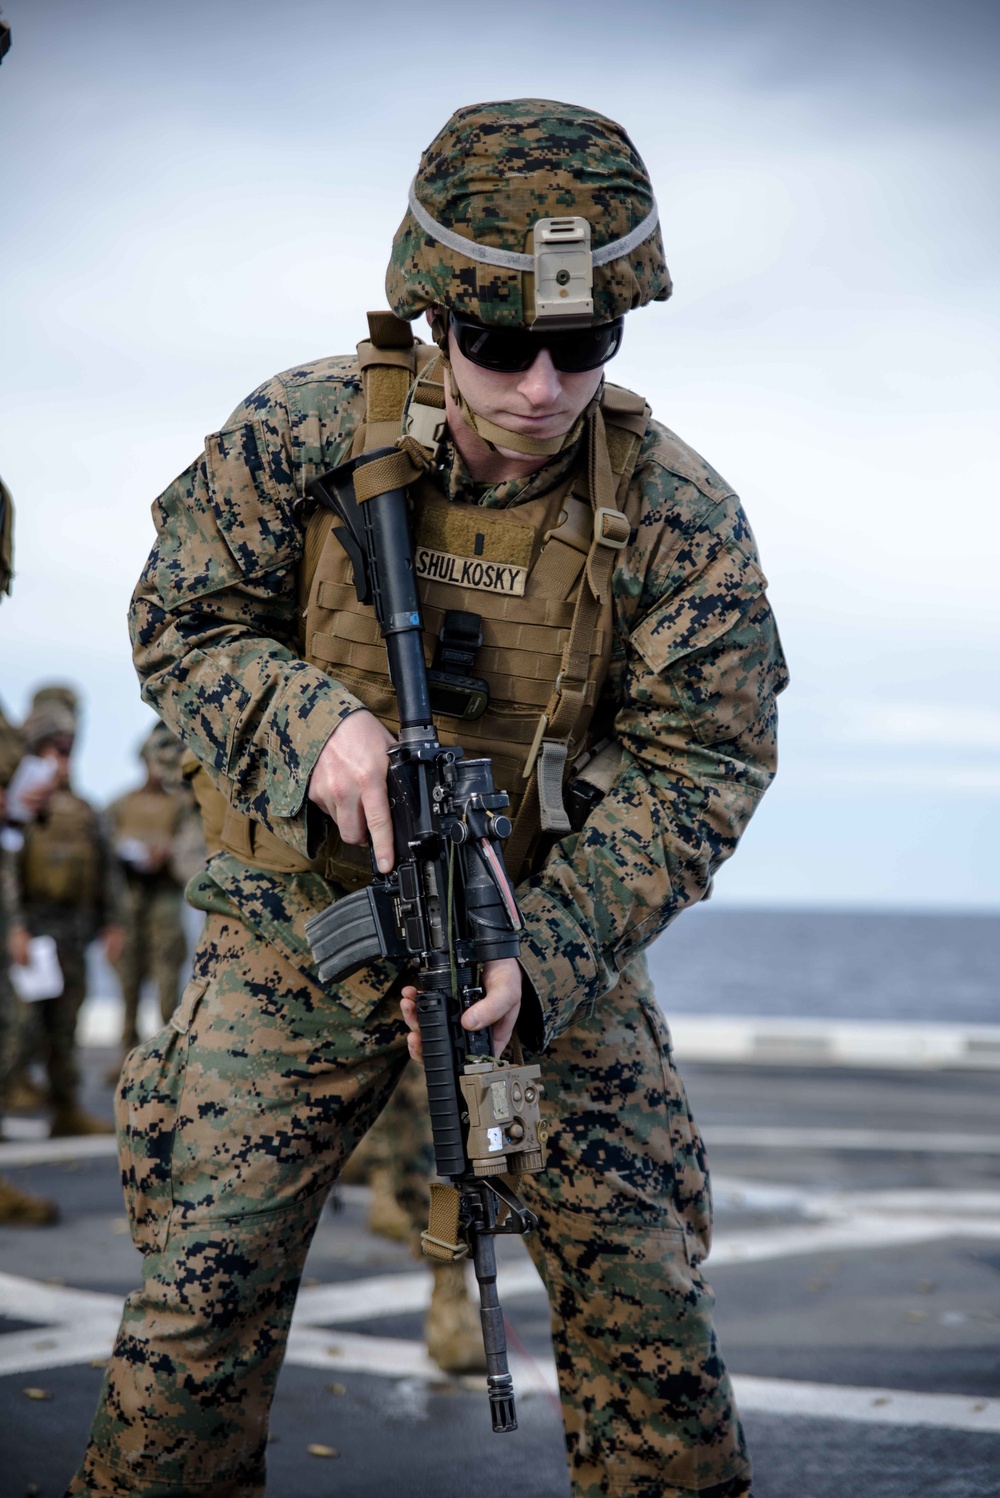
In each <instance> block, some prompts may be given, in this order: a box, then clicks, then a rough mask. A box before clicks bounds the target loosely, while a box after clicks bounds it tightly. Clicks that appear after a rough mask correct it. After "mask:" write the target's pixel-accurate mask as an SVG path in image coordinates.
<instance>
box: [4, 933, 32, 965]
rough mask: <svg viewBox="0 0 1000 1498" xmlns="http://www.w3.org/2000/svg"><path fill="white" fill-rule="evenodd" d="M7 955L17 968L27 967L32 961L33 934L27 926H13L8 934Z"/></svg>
mask: <svg viewBox="0 0 1000 1498" xmlns="http://www.w3.org/2000/svg"><path fill="white" fill-rule="evenodd" d="M7 955H8V956H9V957H10V960H11V962H12V963H13V964H14V966H15V967H27V966H28V963H29V962H30V961H31V933H30V932H29V931H28V928H27V926H11V928H10V930H9V931H8V933H7Z"/></svg>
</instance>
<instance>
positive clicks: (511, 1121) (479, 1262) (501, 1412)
mask: <svg viewBox="0 0 1000 1498" xmlns="http://www.w3.org/2000/svg"><path fill="white" fill-rule="evenodd" d="M392 452H394V449H391V448H388V449H385V448H383V449H380V450H379V451H377V452H373V453H371V454H364V455H363V456H361V457H359V458H355V459H352V460H350V461H349V462H347V463H343V464H341V465H340V467H339V468H335V469H333V470H332V471H331V472H330V473H326V474H324V475H323V476H322V477H321V478H318V479H315V480H314V481H313V482H312V483H311V484H310V485H309V488H308V492H309V494H310V496H311V497H312V498H313V499H314V500H315V501H316V502H317V503H318V504H320V505H322V506H323V507H324V508H326V509H328V510H330V511H332V513H333V514H334V515H335V516H336V517H337V518H338V519H339V520H340V522H341V525H340V528H339V529H338V530H337V531H336V534H337V537H338V539H339V540H340V542H341V543H342V545H343V547H344V549H345V551H346V552H347V554H348V556H349V558H350V560H351V563H352V565H353V568H354V585H355V589H356V591H357V595H358V599H359V601H360V602H361V603H363V604H366V603H370V604H371V605H372V606H373V608H374V610H375V616H376V618H377V619H378V623H379V626H380V628H381V631H382V634H383V637H384V639H385V645H386V652H387V655H388V664H389V677H390V680H391V682H392V686H393V690H394V692H395V694H396V700H397V703H398V706H399V724H400V731H399V742H398V743H397V744H395V745H393V747H392V748H391V749H390V750H389V754H388V758H389V767H388V779H387V789H388V794H389V805H390V808H391V810H392V826H393V839H394V843H395V868H394V869H393V871H392V872H391V873H390V874H386V875H381V874H379V873H378V872H377V871H376V873H375V877H374V879H373V880H372V882H371V884H370V885H368V886H367V887H366V888H365V889H361V890H358V891H356V892H355V893H354V894H351V895H346V896H344V898H343V899H340V900H338V901H337V902H336V903H335V904H334V905H331V906H330V907H329V908H328V909H327V910H325V911H323V912H322V913H321V914H320V915H317V916H314V917H313V918H312V920H310V922H309V924H308V927H307V931H308V936H309V942H310V945H311V946H312V950H313V955H314V957H315V959H316V962H317V965H318V968H319V973H320V977H321V979H322V981H323V982H330V981H336V980H338V979H341V978H344V977H346V976H347V975H348V974H349V973H352V972H354V971H355V970H356V969H357V968H359V967H362V966H363V965H364V964H365V963H367V962H371V961H373V960H374V959H376V958H379V957H384V958H388V959H389V960H390V961H392V962H395V963H398V964H400V965H401V966H403V967H404V968H407V969H409V970H410V971H412V972H413V974H414V976H415V983H416V988H417V1014H418V1017H419V1022H420V1035H421V1040H422V1042H423V1053H424V1071H425V1075H426V1079H427V1096H428V1101H429V1104H430V1116H431V1127H432V1130H433V1135H434V1151H435V1157H436V1162H437V1170H438V1174H439V1175H440V1176H442V1177H443V1178H444V1179H445V1180H446V1181H448V1182H450V1183H451V1184H452V1185H453V1186H454V1187H456V1188H457V1190H458V1193H459V1197H458V1203H459V1218H458V1236H460V1237H461V1238H462V1239H463V1240H464V1242H465V1243H466V1244H467V1245H468V1247H469V1248H471V1253H472V1260H473V1263H474V1265H475V1271H476V1279H477V1280H478V1282H479V1298H480V1314H481V1318H482V1324H483V1342H484V1345H485V1349H486V1364H487V1380H486V1383H487V1388H488V1391H489V1398H490V1413H491V1415H492V1418H493V1429H494V1430H495V1431H511V1430H516V1429H517V1416H516V1413H515V1409H514V1390H513V1384H512V1381H511V1376H510V1372H509V1370H508V1366H507V1344H506V1339H505V1336H504V1326H503V1314H502V1312H501V1309H500V1303H499V1300H498V1298H497V1289H496V1274H497V1269H496V1252H495V1246H494V1242H493V1239H494V1236H495V1234H497V1233H511V1232H516V1233H526V1232H529V1231H530V1230H531V1228H532V1227H533V1226H534V1225H535V1220H536V1219H535V1217H534V1215H533V1214H532V1213H531V1212H530V1211H528V1209H527V1208H526V1207H525V1206H524V1205H523V1203H522V1202H521V1201H520V1200H519V1198H518V1197H517V1196H516V1195H515V1194H514V1192H513V1191H512V1190H511V1189H510V1187H509V1186H508V1185H507V1184H506V1183H505V1182H503V1181H501V1180H499V1179H498V1177H499V1176H500V1175H501V1174H504V1173H514V1174H518V1173H521V1172H524V1171H528V1170H539V1169H541V1166H542V1150H541V1137H542V1135H541V1130H540V1126H539V1114H538V1097H539V1094H540V1092H541V1083H540V1081H539V1068H538V1067H537V1066H510V1065H508V1064H507V1063H505V1062H502V1061H497V1060H495V1059H494V1057H493V1055H492V1050H493V1038H492V1034H491V1031H490V1030H489V1029H485V1030H479V1031H476V1032H470V1031H467V1030H464V1029H463V1028H462V1026H461V1023H460V1021H461V1016H462V1014H463V1012H464V1011H465V1010H466V1009H468V1008H469V1007H470V1005H472V1004H474V1003H475V1002H476V1001H477V1000H478V999H481V998H482V996H483V989H482V987H481V986H480V970H481V967H482V964H483V963H484V962H488V961H490V960H491V959H494V958H501V957H516V956H517V955H518V953H519V951H520V931H521V929H522V925H523V923H522V920H521V915H520V912H519V911H518V908H517V902H516V900H515V897H514V891H513V888H512V886H511V882H510V879H509V878H508V875H507V871H506V869H505V867H504V861H503V853H502V851H501V847H500V844H501V841H502V840H503V839H504V838H505V837H507V836H509V834H510V831H511V823H510V819H509V818H508V817H507V816H506V815H505V813H504V808H506V807H507V805H508V798H507V795H506V792H504V791H498V790H496V789H495V788H494V784H493V770H492V766H491V764H490V761H489V760H488V759H471V760H466V759H464V758H463V756H462V751H461V749H458V748H446V747H444V746H443V745H441V744H440V743H439V741H438V737H437V733H436V731H435V728H434V723H433V718H432V696H431V689H430V687H429V684H428V673H427V667H426V664H425V661H424V653H423V645H422V639H421V631H422V622H421V615H420V600H419V596H418V594H417V585H416V573H415V566H414V555H413V544H412V539H411V534H410V524H409V513H408V501H407V496H406V491H405V489H391V490H389V491H388V492H387V493H384V494H378V495H376V496H375V497H374V498H371V499H368V500H365V501H364V502H361V503H359V502H358V500H357V499H356V497H355V493H354V473H355V470H356V469H357V468H359V467H360V466H362V465H364V464H365V463H368V462H372V461H374V460H375V459H377V458H379V457H383V456H386V455H387V454H389V453H392ZM444 674H446V673H444ZM433 675H434V677H435V678H436V679H437V681H438V682H439V683H440V684H441V685H444V686H445V687H447V682H446V681H445V682H441V680H440V679H441V677H442V673H441V672H438V671H435V672H434V673H433ZM466 680H467V678H456V682H457V683H458V682H463V681H466ZM456 690H458V691H459V693H460V692H461V690H462V689H461V688H456ZM432 1241H433V1240H432Z"/></svg>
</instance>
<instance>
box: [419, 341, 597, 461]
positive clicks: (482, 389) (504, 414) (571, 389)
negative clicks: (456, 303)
mask: <svg viewBox="0 0 1000 1498" xmlns="http://www.w3.org/2000/svg"><path fill="white" fill-rule="evenodd" d="M448 358H449V359H450V361H451V367H452V369H453V370H454V371H455V379H456V380H457V382H458V387H459V389H460V390H461V392H462V394H463V395H464V396H465V399H466V400H467V401H468V403H469V405H470V406H471V407H472V409H473V411H475V412H476V414H477V415H478V416H484V417H485V418H486V420H487V421H492V422H493V423H494V424H495V425H496V426H498V427H506V428H507V429H508V431H514V432H521V433H523V435H524V436H526V437H562V436H563V435H564V434H565V433H566V432H568V431H569V429H570V427H571V426H572V425H573V423H574V422H575V421H576V419H577V417H578V416H579V415H580V414H581V413H582V412H583V411H584V410H585V409H586V408H587V406H589V404H590V402H591V401H592V400H593V398H594V396H595V394H596V393H597V390H598V388H599V386H600V383H601V380H602V379H603V376H604V368H603V366H602V367H601V368H599V369H587V370H584V371H583V372H582V373H580V374H563V372H562V371H561V370H558V369H556V367H555V365H554V364H553V362H552V355H551V354H550V353H549V351H548V349H547V348H544V347H543V348H542V350H541V352H540V353H539V354H538V357H537V358H536V359H535V362H534V364H532V366H531V368H530V369H526V370H524V371H523V373H519V374H501V373H499V372H498V371H496V370H492V369H483V368H482V367H481V366H480V365H478V364H473V363H472V360H471V359H467V358H466V357H465V355H464V354H463V353H462V351H461V349H460V348H459V347H458V342H457V340H456V339H455V338H449V340H448ZM502 451H503V449H502V448H501V452H502Z"/></svg>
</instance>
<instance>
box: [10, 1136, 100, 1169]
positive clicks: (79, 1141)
mask: <svg viewBox="0 0 1000 1498" xmlns="http://www.w3.org/2000/svg"><path fill="white" fill-rule="evenodd" d="M117 1153H118V1144H117V1141H116V1139H115V1136H114V1135H113V1134H82V1135H79V1136H74V1137H73V1138H72V1139H25V1140H23V1141H22V1140H18V1141H17V1142H16V1143H12V1144H0V1171H4V1170H6V1169H7V1168H8V1166H11V1165H58V1164H59V1163H60V1162H61V1161H63V1160H98V1159H102V1158H106V1157H107V1156H109V1155H112V1156H113V1155H117Z"/></svg>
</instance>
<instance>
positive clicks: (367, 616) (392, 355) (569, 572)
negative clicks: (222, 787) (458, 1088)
mask: <svg viewBox="0 0 1000 1498" xmlns="http://www.w3.org/2000/svg"><path fill="white" fill-rule="evenodd" d="M368 325H369V330H370V338H369V339H368V340H366V341H365V342H363V343H360V344H359V345H358V357H359V362H360V367H361V379H362V387H363V391H364V399H365V418H366V419H365V421H364V423H363V424H361V425H360V426H359V427H358V429H357V431H356V432H355V435H354V440H353V444H352V447H351V456H352V457H354V456H357V455H358V454H360V453H362V452H371V451H373V450H374V449H376V448H384V447H388V446H390V445H394V446H395V447H396V449H397V451H396V453H394V454H393V455H391V457H388V458H386V459H383V460H382V462H381V463H372V464H370V465H367V466H366V468H365V469H363V470H361V472H362V473H364V474H365V476H366V481H367V490H366V492H365V493H361V492H358V493H357V497H358V500H359V502H362V501H363V500H364V499H365V498H370V497H372V496H373V494H375V493H380V492H384V491H385V490H387V489H390V488H395V487H397V486H399V485H401V484H406V485H408V487H409V491H410V496H411V501H412V523H413V535H414V550H415V554H416V557H417V571H418V578H419V591H420V598H421V605H422V612H423V622H424V648H425V656H426V658H427V661H428V664H429V665H430V664H431V662H432V659H433V656H434V651H435V648H436V646H437V643H438V640H439V638H440V632H441V630H442V627H443V626H444V623H445V613H446V611H449V610H460V611H463V612H465V613H467V614H473V615H477V616H478V617H479V619H480V621H481V630H482V644H481V646H480V647H479V648H478V649H477V651H476V653H475V661H474V666H473V667H472V669H473V670H474V671H475V673H476V676H477V677H481V678H485V680H486V681H487V682H488V684H489V704H488V706H487V708H486V710H485V712H483V713H482V715H481V716H480V717H478V718H475V719H457V718H453V717H443V716H442V717H439V716H438V715H437V714H435V720H434V721H435V727H436V728H437V732H438V736H439V738H440V740H441V742H442V744H446V745H455V744H461V746H462V747H463V748H464V749H465V751H466V753H467V754H468V755H470V757H471V756H477V755H488V756H489V758H490V759H491V760H492V762H493V773H494V778H495V782H496V784H497V786H498V787H500V788H502V789H503V790H505V791H506V792H507V794H508V796H509V797H510V802H511V813H510V814H511V817H512V819H513V821H514V831H513V833H512V834H511V837H510V838H509V839H508V842H507V845H506V849H505V857H506V862H507V866H508V868H509V869H510V871H511V874H512V877H513V878H514V879H515V881H516V880H517V879H518V878H520V877H523V875H524V873H525V872H526V871H529V870H530V869H531V867H532V865H533V861H534V855H535V854H536V853H537V852H538V851H539V849H540V848H541V847H542V845H543V844H544V846H546V847H547V846H548V844H549V843H550V842H551V837H550V836H548V837H547V836H546V834H560V833H566V832H568V831H569V830H570V823H569V819H568V817H567V815H566V812H565V809H564V805H563V786H564V783H565V781H566V780H567V779H568V778H569V775H570V772H571V771H572V770H573V769H574V767H576V768H577V769H578V768H579V766H580V764H581V762H582V761H583V760H585V758H586V757H587V753H588V751H589V749H590V742H589V738H588V734H589V730H590V726H591V719H592V717H593V714H594V709H595V707H596V705H597V701H598V698H599V696H600V692H601V688H602V686H603V684H604V680H605V677H606V675H607V671H608V663H609V660H610V655H611V642H612V623H613V616H612V595H611V575H612V572H613V570H614V564H615V560H616V557H617V555H618V553H619V552H620V551H621V550H623V549H624V548H625V547H626V546H627V545H628V542H629V538H630V535H631V533H632V527H633V526H634V525H635V524H637V521H638V515H637V513H630V512H631V511H632V510H636V511H637V509H638V498H637V497H633V498H632V499H631V501H630V499H629V494H628V491H629V485H630V482H631V479H632V474H633V471H634V469H635V464H636V460H637V458H638V455H639V448H640V446H641V443H642V439H643V436H644V435H645V432H646V426H647V423H648V420H649V416H650V411H649V407H648V406H647V405H646V402H645V401H644V400H643V399H642V397H641V396H637V395H634V394H633V393H632V392H631V391H629V390H625V389H622V388H621V387H619V386H616V385H609V384H606V383H605V384H604V385H603V386H602V389H601V391H600V392H599V393H598V395H597V396H596V397H595V399H594V401H593V402H592V403H591V405H590V406H589V407H588V408H587V411H586V412H585V413H584V417H583V419H582V420H583V427H584V441H583V444H582V447H583V450H584V453H585V454H586V457H585V461H584V462H582V463H581V464H580V465H579V466H578V468H577V469H576V471H575V472H572V473H570V474H569V475H568V476H567V477H565V478H564V479H563V480H562V481H561V482H560V483H559V484H558V485H556V487H555V488H554V489H552V490H551V491H550V492H549V493H547V494H544V495H542V496H541V497H539V498H537V499H532V500H528V501H526V502H525V503H524V504H520V505H515V506H512V507H511V508H510V509H506V510H492V509H486V508H483V507H481V506H478V505H475V504H466V503H460V502H456V501H450V500H447V499H445V498H444V497H443V496H442V494H441V493H440V491H439V490H438V489H437V488H436V486H435V485H434V483H433V482H432V481H431V480H430V479H429V478H428V476H427V475H428V472H429V471H430V469H431V468H432V466H433V464H434V462H435V460H436V456H437V451H438V447H439V445H440V443H441V441H442V439H443V437H444V433H445V415H444V386H443V368H442V364H443V361H442V360H441V358H440V355H439V352H438V350H437V348H435V347H434V346H432V345H427V344H423V343H420V342H418V341H416V340H415V339H414V337H413V332H412V329H411V327H410V324H409V323H407V322H403V321H401V320H400V319H399V318H397V317H395V316H394V314H392V313H391V312H370V313H369V314H368ZM376 469H382V473H381V475H380V476H376V477H375V479H374V487H373V478H372V474H373V471H374V470H376ZM380 480H381V481H380ZM360 487H361V486H360V484H357V483H356V491H357V490H359V489H360ZM299 602H300V611H301V619H302V632H301V636H300V649H301V654H302V657H303V659H305V660H306V661H308V662H309V663H310V665H314V666H318V667H320V668H321V669H322V670H323V671H326V672H327V673H328V674H329V675H330V676H332V677H335V678H336V680H337V681H339V682H341V683H342V684H343V685H344V686H345V687H346V688H347V689H348V691H350V692H352V693H353V694H354V695H355V696H356V697H357V698H358V699H359V700H360V701H361V702H363V703H364V705H365V707H366V708H367V709H368V710H369V712H371V713H373V714H374V715H375V716H376V717H377V718H379V719H380V720H381V722H382V723H384V724H385V726H386V727H387V728H388V729H389V730H390V732H392V733H398V731H399V720H398V717H397V716H396V701H395V697H394V695H393V692H392V687H391V684H390V681H389V674H388V667H387V663H386V654H385V646H384V643H383V641H382V637H381V634H380V632H379V627H378V624H377V622H376V619H375V614H374V611H373V610H372V608H371V607H370V606H368V605H362V604H360V603H359V602H358V600H357V596H356V594H355V590H354V583H353V572H352V567H351V563H350V560H349V559H348V556H347V553H346V552H345V550H344V548H343V546H342V545H341V544H340V541H339V540H338V537H337V522H336V520H335V518H334V517H333V516H331V515H330V513H329V512H328V511H326V510H323V509H316V510H314V511H313V513H312V514H311V515H310V517H309V519H308V523H307V527H306V534H305V547H304V556H303V562H302V566H301V569H300V577H299ZM598 759H601V760H603V761H604V765H603V770H598V771H597V772H593V771H592V772H591V773H589V775H588V778H590V779H592V780H593V781H594V783H596V784H597V785H598V786H599V787H600V789H601V790H606V789H607V788H608V786H609V785H610V783H611V780H612V779H613V776H614V772H615V769H616V768H617V765H618V763H619V762H620V750H619V749H618V747H617V745H611V746H610V750H609V752H608V753H605V754H604V755H601V756H598ZM192 769H193V765H192V761H191V759H190V758H189V759H188V761H187V766H186V773H188V774H189V775H191V771H192ZM192 779H193V782H194V788H195V792H196V794H197V796H198V801H199V805H200V806H201V810H202V815H203V818H204V822H205V833H206V842H207V845H208V854H209V856H211V855H212V854H213V853H215V852H218V851H219V849H220V848H222V849H225V850H226V851H228V852H231V853H234V854H235V855H236V856H237V857H239V858H240V859H241V860H242V861H243V862H245V863H248V864H250V865H252V866H254V867H257V868H264V869H270V870H273V871H275V872H285V873H302V872H305V871H307V870H312V871H315V872H318V873H321V874H323V875H325V876H326V877H327V878H329V879H332V880H334V881H336V882H337V883H338V884H340V885H342V886H344V887H345V888H346V889H356V888H359V887H360V886H361V885H364V884H367V883H368V882H369V881H370V879H371V863H370V858H369V855H368V851H367V849H366V848H361V847H352V846H349V845H347V844H345V843H343V842H342V840H341V839H340V837H339V835H338V833H337V831H336V828H335V827H333V828H332V830H331V835H330V837H329V838H328V839H327V841H326V843H325V844H324V845H323V847H322V848H321V849H320V851H319V853H318V854H317V856H316V857H315V858H314V859H312V860H307V859H305V858H303V857H301V856H300V855H299V854H297V853H296V852H294V851H293V850H292V849H291V848H290V847H289V846H288V844H286V843H284V842H283V841H281V839H279V838H278V837H276V836H275V835H274V834H272V833H270V832H269V831H268V830H267V829H266V828H265V827H263V826H262V825H261V824H260V823H257V822H255V821H253V820H252V819H251V818H249V817H247V816H245V815H243V814H242V813H241V812H238V811H237V810H236V809H235V808H234V807H232V806H229V805H227V803H226V801H225V799H224V797H223V796H222V794H221V793H220V792H218V791H217V790H216V789H215V787H214V785H213V784H212V782H211V781H210V780H209V777H208V775H207V773H206V772H205V771H204V770H202V769H198V770H197V771H196V772H195V773H194V774H193V776H192Z"/></svg>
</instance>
